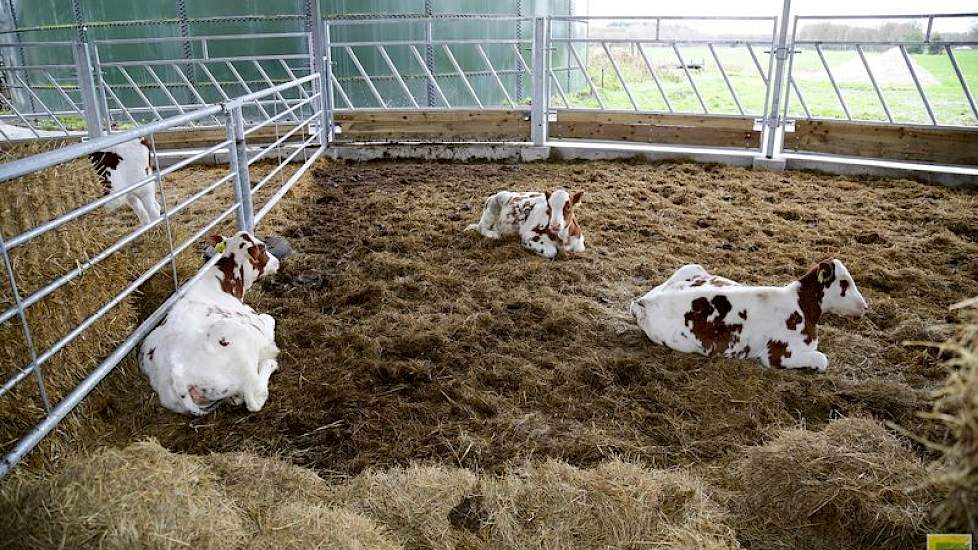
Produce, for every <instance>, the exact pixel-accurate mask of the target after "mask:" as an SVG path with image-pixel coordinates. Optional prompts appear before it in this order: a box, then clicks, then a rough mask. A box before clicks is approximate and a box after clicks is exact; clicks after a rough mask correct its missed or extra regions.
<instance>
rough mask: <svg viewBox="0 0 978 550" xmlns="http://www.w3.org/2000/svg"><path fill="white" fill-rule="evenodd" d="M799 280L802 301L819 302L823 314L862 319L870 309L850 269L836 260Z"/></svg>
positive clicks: (814, 268)
mask: <svg viewBox="0 0 978 550" xmlns="http://www.w3.org/2000/svg"><path fill="white" fill-rule="evenodd" d="M799 281H800V282H801V290H800V291H799V295H800V298H803V299H807V300H808V301H812V300H817V302H818V305H819V307H820V309H821V311H824V312H826V313H835V314H837V315H849V316H852V317H862V315H863V314H864V313H866V311H867V310H868V309H869V305H868V304H867V303H866V299H865V298H863V296H862V294H860V293H859V289H857V288H856V283H855V281H853V280H852V275H850V274H849V270H848V269H846V266H845V265H844V264H843V263H842V262H840V261H839V260H836V259H835V258H828V259H826V260H823V261H821V262H819V263H818V265H816V266H815V267H813V268H812V269H811V270H810V271H809V272H808V273H806V274H805V276H804V277H802V278H801V279H800V280H799Z"/></svg>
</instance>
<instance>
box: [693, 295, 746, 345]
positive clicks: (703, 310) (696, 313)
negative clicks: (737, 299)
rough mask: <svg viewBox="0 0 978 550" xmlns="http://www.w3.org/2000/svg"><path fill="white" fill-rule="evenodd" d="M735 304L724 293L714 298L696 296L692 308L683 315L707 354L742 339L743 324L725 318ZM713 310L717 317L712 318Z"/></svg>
mask: <svg viewBox="0 0 978 550" xmlns="http://www.w3.org/2000/svg"><path fill="white" fill-rule="evenodd" d="M731 309H733V306H731V305H730V300H729V299H727V297H726V296H723V295H722V294H720V295H717V296H714V297H713V299H712V300H707V299H706V298H704V297H700V298H696V299H695V300H693V302H692V303H691V304H690V310H689V312H687V313H686V314H685V315H684V316H683V320H684V321H685V323H686V326H690V325H691V328H690V331H691V332H692V333H693V334H694V335H696V338H697V339H698V340H699V341H700V345H701V346H703V351H704V352H705V353H706V354H707V355H714V354H717V353H723V352H725V351H727V349H728V348H729V347H730V345H731V344H735V343H737V342H738V341H739V340H740V336H739V334H740V331H741V330H742V329H743V328H744V326H743V325H735V324H729V325H728V324H727V323H726V322H725V321H724V319H725V318H726V316H727V314H728V313H730V310H731ZM713 312H716V313H717V316H716V318H715V319H713V320H710V316H711V315H713Z"/></svg>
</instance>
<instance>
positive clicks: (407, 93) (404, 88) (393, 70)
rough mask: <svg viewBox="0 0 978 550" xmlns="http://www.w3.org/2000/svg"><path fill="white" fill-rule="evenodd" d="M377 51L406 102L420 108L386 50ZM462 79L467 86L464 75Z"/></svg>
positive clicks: (380, 47) (378, 47) (379, 47)
mask: <svg viewBox="0 0 978 550" xmlns="http://www.w3.org/2000/svg"><path fill="white" fill-rule="evenodd" d="M377 51H378V52H379V53H380V56H381V57H382V58H383V59H384V63H386V64H387V68H388V69H390V70H391V74H392V75H394V78H396V79H397V83H398V84H399V85H400V86H401V91H403V92H404V95H405V96H406V97H407V98H408V101H409V102H410V103H411V106H412V107H414V108H415V109H420V107H419V106H418V102H417V101H415V100H414V94H412V93H411V89H410V88H408V86H407V84H406V83H405V82H404V79H403V78H401V73H399V72H398V70H397V67H395V66H394V62H393V61H391V57H390V56H389V55H387V49H386V48H384V47H383V46H377ZM449 56H451V53H449ZM462 79H463V80H464V81H465V85H466V86H468V84H469V82H468V81H467V80H465V75H464V74H463V75H462Z"/></svg>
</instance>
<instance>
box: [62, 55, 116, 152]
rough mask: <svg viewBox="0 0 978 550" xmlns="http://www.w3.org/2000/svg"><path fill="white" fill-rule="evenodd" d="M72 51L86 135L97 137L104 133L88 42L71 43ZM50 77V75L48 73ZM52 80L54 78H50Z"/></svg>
mask: <svg viewBox="0 0 978 550" xmlns="http://www.w3.org/2000/svg"><path fill="white" fill-rule="evenodd" d="M72 52H73V54H74V56H75V75H76V77H77V78H78V89H79V90H80V91H81V101H82V104H83V105H84V106H85V113H84V115H83V116H84V118H85V125H86V127H87V130H88V137H92V138H97V137H101V136H103V135H105V127H104V126H103V120H104V117H103V116H102V113H100V112H99V101H98V93H97V92H96V89H95V75H94V73H93V68H92V64H91V57H90V56H89V49H88V44H85V43H77V44H73V47H72ZM49 78H50V75H49ZM51 80H52V82H53V81H54V79H53V78H52V79H51Z"/></svg>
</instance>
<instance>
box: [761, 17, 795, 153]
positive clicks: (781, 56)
mask: <svg viewBox="0 0 978 550" xmlns="http://www.w3.org/2000/svg"><path fill="white" fill-rule="evenodd" d="M781 7H782V11H781V18H780V19H779V20H778V22H779V23H780V32H779V33H778V34H777V37H778V44H777V48H775V49H774V50H773V51H772V56H773V57H774V73H772V74H770V76H769V79H770V80H769V82H770V84H769V88H771V94H770V95H771V110H770V111H768V113H766V117H767V120H766V124H765V125H764V126H765V128H766V131H765V139H764V156H765V157H766V158H769V159H770V158H774V154H775V145H776V143H775V142H777V140H778V139H777V138H778V136H777V133H778V130H779V129H780V128H781V97H782V94H783V90H782V84H783V83H784V62H785V59H786V58H787V57H788V48H787V43H788V15H789V14H790V13H791V0H784V1H783V3H782V6H781ZM795 25H796V27H795V28H796V29H797V19H796V23H795ZM785 103H787V101H786V102H785Z"/></svg>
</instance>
